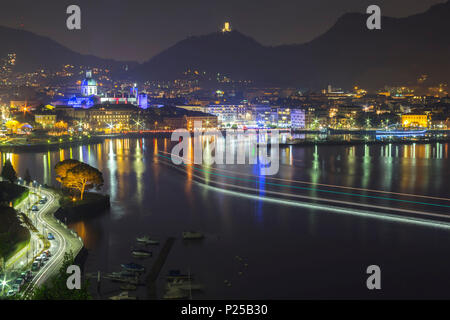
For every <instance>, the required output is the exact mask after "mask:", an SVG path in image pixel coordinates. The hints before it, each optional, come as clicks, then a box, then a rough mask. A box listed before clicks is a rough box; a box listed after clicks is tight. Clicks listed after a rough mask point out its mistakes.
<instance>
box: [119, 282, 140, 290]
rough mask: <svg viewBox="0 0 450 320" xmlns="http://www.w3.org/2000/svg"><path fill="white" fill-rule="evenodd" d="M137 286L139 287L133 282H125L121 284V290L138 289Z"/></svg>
mask: <svg viewBox="0 0 450 320" xmlns="http://www.w3.org/2000/svg"><path fill="white" fill-rule="evenodd" d="M136 288H137V287H136V286H135V285H132V284H123V285H121V286H120V289H121V290H126V291H134V290H136Z"/></svg>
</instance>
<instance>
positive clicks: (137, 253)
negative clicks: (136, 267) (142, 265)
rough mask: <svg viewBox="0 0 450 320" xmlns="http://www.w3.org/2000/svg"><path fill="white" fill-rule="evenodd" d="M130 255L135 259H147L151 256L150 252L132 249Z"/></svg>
mask: <svg viewBox="0 0 450 320" xmlns="http://www.w3.org/2000/svg"><path fill="white" fill-rule="evenodd" d="M131 254H132V255H133V256H135V257H141V258H147V257H151V256H152V252H151V251H147V250H143V249H134V250H133V251H131Z"/></svg>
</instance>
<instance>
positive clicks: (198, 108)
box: [176, 105, 205, 112]
mask: <svg viewBox="0 0 450 320" xmlns="http://www.w3.org/2000/svg"><path fill="white" fill-rule="evenodd" d="M176 107H177V108H180V109H184V110H188V111H198V112H205V108H204V107H203V106H201V105H194V106H176Z"/></svg>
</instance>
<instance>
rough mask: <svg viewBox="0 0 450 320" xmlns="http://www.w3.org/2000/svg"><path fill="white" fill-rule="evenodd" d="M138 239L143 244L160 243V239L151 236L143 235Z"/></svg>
mask: <svg viewBox="0 0 450 320" xmlns="http://www.w3.org/2000/svg"><path fill="white" fill-rule="evenodd" d="M136 241H137V242H139V243H142V244H159V241H158V240H152V239H150V237H149V236H143V237H140V238H136Z"/></svg>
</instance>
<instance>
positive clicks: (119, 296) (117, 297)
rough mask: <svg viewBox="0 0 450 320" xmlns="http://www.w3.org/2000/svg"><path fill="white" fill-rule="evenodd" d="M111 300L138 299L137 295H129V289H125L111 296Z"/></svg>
mask: <svg viewBox="0 0 450 320" xmlns="http://www.w3.org/2000/svg"><path fill="white" fill-rule="evenodd" d="M109 299H110V300H136V299H137V298H136V297H132V296H129V295H128V291H124V292H122V293H120V294H119V295H117V296H113V297H110V298H109Z"/></svg>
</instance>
